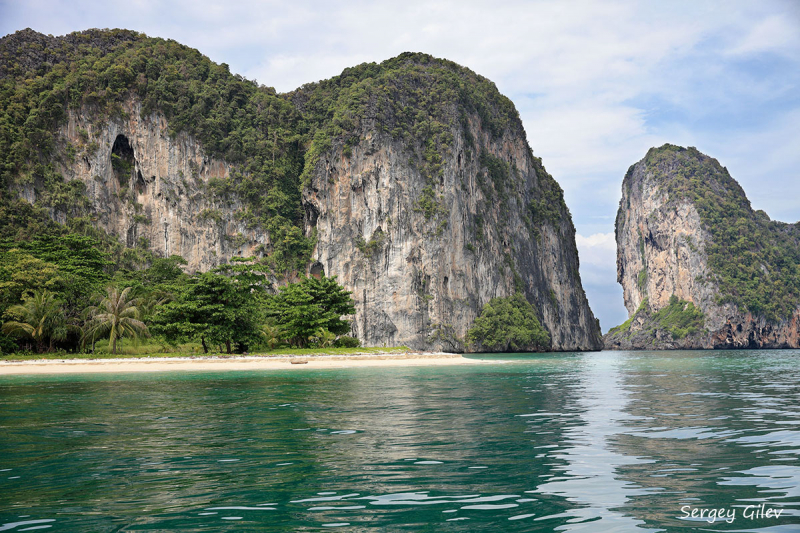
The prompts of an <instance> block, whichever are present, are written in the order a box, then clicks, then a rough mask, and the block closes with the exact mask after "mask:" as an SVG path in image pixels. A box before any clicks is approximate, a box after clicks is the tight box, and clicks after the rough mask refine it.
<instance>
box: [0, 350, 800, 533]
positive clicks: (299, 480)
mask: <svg viewBox="0 0 800 533" xmlns="http://www.w3.org/2000/svg"><path fill="white" fill-rule="evenodd" d="M500 358H501V359H508V357H500ZM798 362H800V352H797V351H773V352H766V351H765V352H653V353H646V352H639V353H633V352H603V353H589V354H531V355H528V356H526V357H516V358H513V361H512V362H509V363H501V362H498V363H497V364H492V365H481V366H476V367H450V368H446V367H431V368H405V369H403V368H395V369H351V370H329V371H309V370H306V369H304V370H303V371H297V372H291V373H289V372H286V373H279V372H274V373H195V374H177V373H175V374H158V375H156V374H152V375H128V376H126V375H117V376H107V375H103V376H83V377H75V376H71V377H45V378H43V377H37V378H33V377H31V378H24V377H14V378H3V379H2V380H1V381H0V450H2V451H3V454H2V455H0V531H34V530H41V531H47V530H52V531H135V530H159V531H165V530H175V531H178V530H180V531H186V530H191V531H227V530H230V531H234V530H237V531H238V530H259V531H291V530H315V529H319V530H321V529H323V528H324V529H327V528H334V529H340V530H346V531H386V530H391V531H440V530H441V531H591V532H594V531H597V532H600V531H692V530H696V531H709V530H711V531H769V532H771V533H772V532H783V531H787V532H788V531H797V530H798V524H800V458H798V454H800V364H798ZM710 509H718V510H724V512H723V511H719V512H717V513H716V514H715V515H714V520H711V519H710V518H709V514H708V513H709V510H710ZM701 510H702V511H703V512H704V513H705V514H704V515H703V517H702V518H701V517H699V516H698V514H697V513H699V512H700V511H701ZM769 510H772V511H771V512H772V514H769V513H768V512H767V511H769ZM693 511H694V512H695V516H692V515H691V513H692V512H693ZM777 511H780V516H779V517H776V515H775V513H776V512H777ZM725 513H728V514H727V515H726V514H725ZM730 513H733V515H734V519H733V520H730V521H726V520H723V518H727V517H729V516H730Z"/></svg>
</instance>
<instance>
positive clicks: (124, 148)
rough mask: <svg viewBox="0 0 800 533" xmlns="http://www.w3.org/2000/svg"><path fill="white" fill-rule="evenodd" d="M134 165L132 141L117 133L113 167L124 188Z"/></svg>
mask: <svg viewBox="0 0 800 533" xmlns="http://www.w3.org/2000/svg"><path fill="white" fill-rule="evenodd" d="M134 167H135V161H134V158H133V148H131V143H130V141H128V138H127V137H125V136H124V135H122V134H120V135H117V138H116V139H114V145H113V146H112V147H111V168H112V169H113V170H114V177H116V178H117V181H118V182H119V186H120V188H124V187H125V186H126V185H127V184H128V182H129V181H130V179H131V176H132V174H133V169H134Z"/></svg>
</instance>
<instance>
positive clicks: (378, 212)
mask: <svg viewBox="0 0 800 533" xmlns="http://www.w3.org/2000/svg"><path fill="white" fill-rule="evenodd" d="M469 128H470V130H471V134H472V135H471V136H472V138H474V139H478V140H479V142H480V143H482V144H483V145H484V146H486V147H487V148H488V150H489V152H490V153H492V154H493V155H495V156H496V157H499V158H501V159H503V160H504V161H506V162H508V163H509V164H512V163H513V164H515V165H516V166H517V168H518V169H519V174H518V176H517V177H516V178H514V179H513V185H512V187H513V192H512V193H510V194H509V200H508V203H507V205H506V209H503V208H502V207H501V203H500V202H499V201H498V200H497V199H496V198H495V199H491V198H486V197H485V195H484V193H483V190H482V188H481V186H480V184H479V182H478V180H479V175H481V174H484V173H485V171H484V170H483V169H482V168H481V166H480V162H479V156H478V152H477V149H476V147H475V146H473V145H469V144H468V143H467V141H466V139H465V136H464V132H463V131H462V130H461V128H460V127H456V126H454V127H453V131H452V133H453V137H454V143H453V146H452V149H451V150H450V151H449V153H448V155H447V156H446V157H445V161H444V165H443V168H444V170H443V173H442V177H441V179H440V180H439V181H438V182H437V183H433V184H431V183H430V182H426V180H425V178H424V177H423V176H422V175H421V173H420V172H419V170H418V168H417V165H416V164H415V159H414V152H413V147H411V149H410V147H409V146H408V145H407V144H404V143H399V142H395V141H393V140H392V138H391V136H390V135H389V134H388V133H383V132H378V131H376V129H375V128H372V127H370V126H367V128H366V132H365V135H364V140H362V141H361V142H360V143H359V144H358V145H357V146H355V147H353V148H352V154H351V155H350V157H346V156H345V155H344V153H343V148H342V147H341V146H336V145H334V147H333V148H332V149H331V150H330V151H329V152H328V153H327V154H324V155H323V157H322V158H321V159H320V161H319V163H318V164H317V168H316V172H315V173H314V176H313V179H312V182H311V183H310V185H309V187H308V188H307V189H306V191H305V193H304V204H305V209H306V220H307V226H308V231H309V232H311V231H316V235H317V246H316V248H315V251H314V260H315V261H316V268H317V269H322V270H324V272H325V274H326V275H331V276H333V275H335V276H338V279H339V281H340V282H341V283H342V284H343V285H344V286H345V287H347V288H348V289H349V290H351V291H353V296H354V299H355V302H356V309H357V312H356V315H355V317H354V333H355V334H356V335H357V336H358V337H359V338H360V339H361V340H362V342H364V343H365V344H367V345H384V344H386V345H407V346H410V347H412V348H416V349H437V350H455V351H460V350H462V349H464V344H463V342H462V341H463V339H464V338H465V335H466V333H467V330H468V329H469V328H470V327H471V325H472V322H473V320H474V319H475V317H476V316H478V314H479V312H480V309H481V308H482V306H483V305H484V304H485V303H486V302H488V301H489V300H490V299H492V298H494V297H504V296H510V295H513V294H514V292H515V275H514V271H516V272H517V274H518V276H519V277H520V278H521V281H522V287H523V289H524V292H525V294H526V296H527V298H528V300H529V301H530V302H531V303H533V304H534V307H535V308H536V309H537V311H538V312H539V315H540V318H541V320H542V323H543V325H544V326H545V328H546V329H547V330H548V331H549V333H550V335H551V337H552V341H553V345H552V349H554V350H591V349H598V348H599V346H600V336H599V328H598V327H597V323H596V321H595V319H594V316H593V315H592V313H591V310H590V309H589V306H588V303H587V301H586V297H585V295H584V293H583V290H582V288H581V285H580V278H579V274H578V258H577V250H576V248H575V239H574V228H573V226H572V221H571V219H570V216H569V213H568V212H562V213H561V217H560V220H559V222H558V224H556V225H555V226H553V225H550V224H544V225H541V226H539V227H538V234H539V237H538V239H537V237H536V235H535V234H533V233H532V232H531V231H530V230H529V229H528V227H527V226H526V224H525V223H524V221H523V214H524V213H525V209H526V205H527V203H528V202H529V201H530V200H531V199H532V198H536V197H537V196H538V194H539V177H538V176H537V174H536V171H535V169H534V164H533V159H532V156H531V154H530V152H529V149H528V146H527V142H526V141H525V139H524V138H519V137H518V136H517V137H515V136H512V135H511V134H506V135H504V136H503V137H502V138H500V139H492V138H491V137H490V136H489V135H488V134H487V133H486V132H484V131H483V130H482V129H481V128H480V121H479V119H478V118H477V117H474V116H473V117H471V119H470V120H469ZM429 185H432V188H433V190H434V193H435V196H436V198H438V201H439V202H440V204H441V206H442V209H441V210H440V211H438V212H437V213H436V214H435V215H433V216H431V217H430V218H426V216H425V214H424V213H423V211H422V209H421V208H420V205H419V200H420V198H421V197H422V196H423V190H424V189H425V187H426V186H429Z"/></svg>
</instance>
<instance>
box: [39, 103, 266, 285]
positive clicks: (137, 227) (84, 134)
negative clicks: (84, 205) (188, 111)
mask: <svg viewBox="0 0 800 533" xmlns="http://www.w3.org/2000/svg"><path fill="white" fill-rule="evenodd" d="M124 109H125V113H124V114H123V115H122V116H119V117H115V118H112V119H110V120H108V121H105V122H103V123H102V124H98V119H97V116H96V115H94V114H93V113H91V112H90V111H88V110H86V109H82V110H77V111H71V112H69V113H68V117H67V123H66V124H64V125H63V126H62V127H61V128H60V129H59V131H58V144H59V146H60V147H61V148H62V149H63V150H64V151H67V150H73V151H74V152H75V153H76V156H75V157H72V158H65V159H62V160H61V161H59V167H60V170H61V173H62V175H63V176H64V179H65V180H68V181H69V180H80V181H81V182H82V183H83V184H84V185H85V193H86V195H87V196H88V198H89V201H90V205H91V213H92V217H93V220H94V222H95V224H96V226H97V227H99V228H101V229H103V230H105V231H106V232H107V233H109V234H110V235H113V236H116V237H117V238H118V239H120V240H121V241H122V242H124V243H125V245H126V246H128V247H133V246H136V245H137V244H138V243H139V242H140V240H141V239H144V241H143V242H144V243H146V245H147V246H149V248H150V249H151V250H152V251H153V252H155V253H156V254H157V255H159V256H162V257H169V256H170V255H180V256H182V257H183V258H184V259H186V261H187V262H188V265H187V266H188V269H189V271H191V272H194V271H197V270H201V271H205V270H209V269H211V268H213V267H215V266H217V265H219V264H221V263H224V262H227V260H228V259H230V258H231V257H232V256H234V255H239V256H244V257H247V256H250V255H253V254H254V253H256V247H258V246H264V245H266V246H268V245H269V236H268V234H266V233H265V232H263V231H257V230H254V229H253V228H250V227H248V226H247V225H246V224H245V223H244V222H243V221H241V220H236V219H235V217H234V215H235V213H237V211H239V210H240V209H241V208H242V205H241V202H240V201H236V200H235V199H234V200H231V199H221V198H219V197H218V196H216V195H214V194H213V193H210V192H209V190H208V183H209V181H210V180H213V179H222V180H225V179H228V178H229V176H230V171H231V165H230V164H228V163H226V162H225V161H223V160H219V159H215V158H213V157H209V156H208V155H207V154H206V153H205V152H204V151H203V149H202V147H201V146H200V143H199V142H198V141H197V140H196V139H195V138H194V137H193V136H190V135H187V134H185V133H182V134H179V135H177V136H175V137H173V136H171V135H170V134H169V132H168V127H167V120H166V118H165V117H164V116H163V115H160V114H158V113H151V114H147V115H144V116H143V114H142V113H141V104H140V102H138V101H137V100H135V99H131V100H129V101H127V102H125V108H124ZM25 191H26V193H25V194H26V196H27V197H28V200H29V201H30V202H31V203H33V202H35V200H36V197H35V192H34V188H33V187H32V186H29V187H25ZM53 215H54V216H56V217H64V216H65V214H64V213H63V212H60V211H58V210H54V211H53Z"/></svg>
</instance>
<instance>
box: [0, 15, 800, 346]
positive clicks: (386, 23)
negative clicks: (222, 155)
mask: <svg viewBox="0 0 800 533" xmlns="http://www.w3.org/2000/svg"><path fill="white" fill-rule="evenodd" d="M27 27H30V28H32V29H34V30H36V31H39V32H42V33H48V34H52V35H64V34H66V33H69V32H72V31H78V30H83V29H87V28H128V29H132V30H136V31H139V32H143V33H145V34H147V35H149V36H152V37H164V38H169V39H174V40H176V41H178V42H180V43H183V44H186V45H188V46H191V47H193V48H197V49H198V50H200V51H201V52H202V53H203V54H205V55H207V56H208V57H209V58H211V59H212V60H213V61H216V62H218V63H227V64H228V65H230V68H231V71H232V72H235V73H238V74H241V75H243V76H245V77H246V78H248V79H251V80H252V79H254V80H257V81H258V82H259V83H262V84H264V85H268V86H272V87H275V88H276V89H277V90H279V91H288V90H291V89H294V88H296V87H298V86H300V85H302V84H304V83H308V82H313V81H318V80H320V79H325V78H329V77H331V76H335V75H337V74H339V73H340V72H341V71H342V70H343V69H344V68H346V67H349V66H354V65H357V64H360V63H363V62H370V61H375V62H380V61H382V60H384V59H388V58H391V57H394V56H396V55H398V54H400V53H401V52H404V51H413V52H425V53H429V54H431V55H434V56H437V57H443V58H447V59H450V60H453V61H455V62H457V63H459V64H461V65H464V66H466V67H468V68H470V69H472V70H474V71H475V72H477V73H478V74H481V75H483V76H485V77H487V78H489V79H491V80H492V81H494V82H495V83H496V84H497V87H498V89H499V90H500V92H502V93H503V94H505V95H506V96H508V97H509V98H510V99H511V100H512V101H513V102H514V103H515V105H516V106H517V109H518V110H519V113H520V116H521V118H522V121H523V124H524V126H525V130H526V132H527V136H528V142H529V143H530V145H531V148H532V149H533V152H534V154H535V155H537V156H539V157H541V158H542V159H543V162H544V165H545V167H546V168H547V170H548V172H549V173H550V174H552V175H553V177H555V178H556V180H558V182H559V183H560V184H561V186H562V187H563V188H564V192H565V198H566V202H567V206H568V207H569V209H570V212H571V213H572V216H573V221H574V223H575V227H576V230H577V233H578V235H577V245H578V249H579V253H580V259H581V276H582V279H583V284H584V288H585V289H586V293H587V295H588V297H589V302H590V305H591V306H592V310H593V311H594V312H595V315H596V316H598V318H599V319H600V322H601V325H602V328H603V331H606V330H608V329H609V328H610V327H613V326H615V325H617V324H619V323H621V322H623V321H624V320H625V319H626V318H627V312H626V311H625V309H624V307H623V303H622V290H621V288H620V287H619V285H618V284H617V283H616V265H615V254H616V251H615V250H616V245H615V242H614V218H615V215H616V210H617V207H618V204H619V199H620V196H621V191H620V188H621V184H622V178H623V177H624V175H625V172H626V171H627V169H628V167H629V166H630V165H632V164H634V163H636V162H637V161H639V160H640V159H642V158H643V157H644V155H645V153H646V152H647V150H648V149H649V148H650V147H652V146H660V145H662V144H664V143H667V142H669V143H672V144H677V145H681V146H695V147H697V148H698V149H699V150H700V151H701V152H704V153H706V154H708V155H710V156H712V157H715V158H716V159H718V160H719V161H720V162H721V163H722V164H723V165H724V166H726V167H727V168H728V170H729V171H730V173H731V175H732V176H733V177H734V178H735V179H736V180H737V181H739V183H740V184H741V185H742V187H743V188H744V190H745V192H746V193H747V195H748V197H749V199H750V201H751V202H752V204H753V207H754V208H756V209H763V210H765V211H766V212H767V213H768V214H769V215H770V216H771V218H773V219H775V220H782V221H785V222H796V221H798V220H800V179H799V178H800V173H799V172H798V169H800V1H798V0H760V1H758V2H753V1H730V0H729V1H703V0H693V1H687V2H684V1H680V0H671V1H669V2H653V1H646V0H641V1H633V0H630V1H629V0H604V1H602V2H601V1H578V0H575V1H567V0H562V1H521V0H510V1H506V2H500V3H498V2H491V3H490V2H473V1H469V0H456V1H443V0H426V1H421V2H418V1H414V0H406V1H403V2H396V1H395V2H382V1H379V0H370V1H360V0H355V1H350V2H342V1H324V2H314V1H303V0H294V1H292V2H277V1H263V0H262V1H256V0H236V1H227V2H219V1H211V0H191V1H190V0H175V1H171V2H168V1H164V0H128V1H126V2H108V1H107V0H103V1H99V0H64V1H60V0H0V35H5V34H8V33H13V32H14V31H17V30H20V29H23V28H27Z"/></svg>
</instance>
